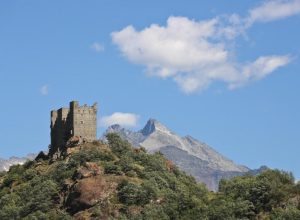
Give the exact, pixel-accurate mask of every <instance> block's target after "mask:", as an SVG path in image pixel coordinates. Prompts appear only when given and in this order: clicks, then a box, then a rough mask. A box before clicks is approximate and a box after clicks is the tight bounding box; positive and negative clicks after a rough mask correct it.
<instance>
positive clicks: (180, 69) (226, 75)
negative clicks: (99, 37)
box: [111, 0, 300, 93]
mask: <svg viewBox="0 0 300 220" xmlns="http://www.w3.org/2000/svg"><path fill="white" fill-rule="evenodd" d="M299 1H300V0H293V1H282V0H281V1H279V0H276V1H267V2H265V3H264V4H262V5H260V6H258V7H257V8H254V9H252V10H250V11H249V13H248V16H247V17H245V18H241V17H240V16H239V15H237V14H232V15H224V16H218V17H216V18H213V19H209V20H201V21H196V20H192V19H189V18H187V17H174V16H171V17H169V18H168V20H167V22H166V25H165V26H164V25H158V24H152V25H150V26H149V27H146V28H144V29H142V30H136V29H135V28H134V27H133V26H131V25H130V26H127V27H125V28H124V29H122V30H120V31H116V32H113V33H112V34H111V36H112V40H113V42H114V43H115V44H116V45H117V46H118V47H119V49H120V51H121V52H122V54H123V55H124V56H125V57H126V58H127V59H128V60H129V61H131V62H133V63H135V64H141V65H144V66H145V67H146V72H147V73H148V74H149V75H153V76H157V77H161V78H171V79H172V80H174V82H176V83H177V84H178V86H179V87H180V88H181V90H182V91H184V92H185V93H193V92H196V91H201V90H203V89H206V88H207V87H209V85H210V84H211V83H213V82H215V81H221V82H224V83H226V84H227V85H228V87H229V88H231V89H233V88H237V87H239V86H242V85H245V84H247V83H249V82H251V81H255V80H260V79H262V78H264V77H265V76H267V75H269V74H271V73H272V72H273V71H275V70H276V69H278V68H279V67H282V66H284V65H287V64H288V63H289V62H290V61H291V57H290V56H289V55H285V54H284V55H273V54H272V55H270V56H262V57H258V58H257V59H256V60H254V61H246V62H238V61H237V58H236V56H235V55H234V54H235V51H234V48H233V47H232V46H231V45H232V44H233V43H234V40H235V39H236V38H237V37H238V36H239V35H241V34H244V33H245V31H246V30H247V29H248V28H249V27H250V26H251V25H252V24H253V23H255V22H258V21H271V20H275V19H279V18H284V17H287V16H291V15H294V14H296V13H298V9H297V7H298V4H299ZM292 6H293V8H294V9H293V11H289V9H290V8H291V7H292ZM268 9H270V10H272V9H273V10H274V11H272V12H269V13H268Z"/></svg>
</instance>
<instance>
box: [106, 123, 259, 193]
mask: <svg viewBox="0 0 300 220" xmlns="http://www.w3.org/2000/svg"><path fill="white" fill-rule="evenodd" d="M111 132H113V133H118V134H119V135H120V136H121V137H122V138H123V139H126V140H127V141H129V142H130V143H131V144H132V145H133V146H135V147H144V148H145V149H146V150H147V151H148V152H150V153H154V152H158V151H160V152H161V153H163V154H164V156H165V157H166V158H168V159H169V160H171V161H173V162H174V163H175V164H176V165H177V166H178V167H179V168H180V169H182V170H183V171H185V172H187V173H188V174H190V175H192V176H194V177H195V178H196V179H197V180H198V181H200V182H204V183H205V184H206V185H207V187H208V188H209V189H211V190H214V191H216V190H218V183H219V181H220V179H222V178H225V179H228V178H231V177H233V176H239V175H242V174H245V173H247V172H256V171H252V170H251V169H249V168H248V167H246V166H242V165H237V164H235V163H234V162H233V161H232V160H230V159H228V158H226V157H224V156H223V155H221V154H220V153H218V152H217V151H216V150H214V149H213V148H211V147H210V146H208V145H207V144H205V143H203V142H201V141H198V140H196V139H195V138H193V137H191V136H184V137H180V136H179V135H177V134H176V133H174V132H172V131H171V130H170V129H168V128H167V127H166V126H164V125H163V124H161V123H160V122H159V121H157V120H155V119H150V120H148V122H147V124H146V125H145V127H144V128H143V129H141V130H140V131H136V132H135V131H131V130H128V129H126V128H122V127H121V126H120V125H112V126H110V127H109V128H108V129H107V131H106V133H111Z"/></svg>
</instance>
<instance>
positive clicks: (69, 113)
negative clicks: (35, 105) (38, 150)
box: [49, 101, 97, 156]
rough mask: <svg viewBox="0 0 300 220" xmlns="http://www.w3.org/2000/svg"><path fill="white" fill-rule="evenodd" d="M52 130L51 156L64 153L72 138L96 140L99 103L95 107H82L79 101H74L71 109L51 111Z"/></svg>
mask: <svg viewBox="0 0 300 220" xmlns="http://www.w3.org/2000/svg"><path fill="white" fill-rule="evenodd" d="M50 128H51V145H50V148H49V155H50V156H53V155H54V154H56V153H58V154H60V152H62V151H64V150H65V149H66V147H67V142H68V140H70V138H72V137H76V138H78V139H80V140H84V141H87V142H90V141H94V140H96V138H97V137H96V135H97V103H95V104H94V105H93V106H87V105H83V106H80V105H79V103H78V102H77V101H72V102H70V107H69V108H60V109H58V110H53V111H51V126H50Z"/></svg>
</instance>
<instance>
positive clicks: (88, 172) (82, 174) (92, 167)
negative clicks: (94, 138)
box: [75, 162, 103, 179]
mask: <svg viewBox="0 0 300 220" xmlns="http://www.w3.org/2000/svg"><path fill="white" fill-rule="evenodd" d="M100 174H103V169H102V168H101V167H100V166H98V165H97V163H93V162H87V163H86V164H85V166H84V167H80V168H79V169H78V170H77V171H76V174H75V177H76V179H83V178H88V177H92V176H97V175H100Z"/></svg>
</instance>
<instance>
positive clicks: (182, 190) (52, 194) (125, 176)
mask: <svg viewBox="0 0 300 220" xmlns="http://www.w3.org/2000/svg"><path fill="white" fill-rule="evenodd" d="M107 139H108V144H104V143H101V142H93V143H86V144H82V145H80V146H74V147H73V148H70V149H69V150H68V152H67V154H66V156H65V157H64V158H63V159H60V160H56V161H51V160H49V159H40V160H37V161H28V162H27V163H26V164H24V165H15V166H12V167H11V168H10V170H9V172H7V173H0V219H1V220H13V219H28V220H31V219H38V220H39V219H120V220H121V219H122V220H126V219H133V220H142V219H145V220H146V219H147V220H148V219H149V220H152V219H153V220H157V219H162V220H167V219H186V220H187V219H211V220H220V219H225V220H226V219H291V220H294V219H300V184H295V183H294V182H295V181H294V178H293V176H292V174H290V173H287V172H283V171H278V170H267V171H265V172H263V173H262V174H260V175H258V176H250V175H246V176H241V177H235V178H233V179H231V180H222V181H221V182H220V186H219V192H218V193H214V192H210V191H208V190H207V189H206V187H205V186H204V185H203V184H199V183H197V182H196V181H195V179H194V178H193V177H191V176H188V175H186V174H185V173H183V172H181V171H179V170H178V168H177V167H176V166H174V165H173V163H172V162H171V161H168V160H166V159H165V158H164V157H163V156H162V154H160V153H155V154H147V152H146V151H145V149H143V148H140V149H134V148H132V147H131V145H130V144H129V143H128V142H126V141H123V140H122V139H121V138H120V137H119V136H118V135H116V134H113V133H111V134H108V135H107Z"/></svg>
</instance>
